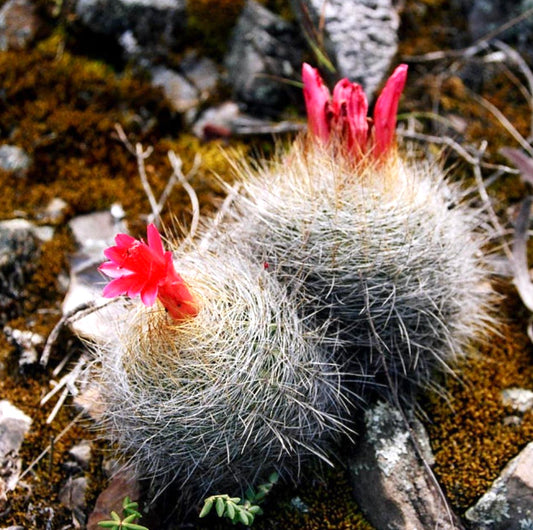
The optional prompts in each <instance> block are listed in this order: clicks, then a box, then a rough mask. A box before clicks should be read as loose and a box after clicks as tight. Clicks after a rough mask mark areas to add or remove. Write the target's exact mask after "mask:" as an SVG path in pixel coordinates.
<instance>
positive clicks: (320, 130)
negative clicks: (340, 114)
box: [302, 63, 330, 142]
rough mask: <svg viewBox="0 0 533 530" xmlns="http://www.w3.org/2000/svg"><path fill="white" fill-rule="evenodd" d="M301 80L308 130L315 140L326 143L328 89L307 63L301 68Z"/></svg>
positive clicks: (316, 71) (327, 132) (315, 70)
mask: <svg viewBox="0 0 533 530" xmlns="http://www.w3.org/2000/svg"><path fill="white" fill-rule="evenodd" d="M302 79H303V82H304V98H305V106H306V107H307V121H308V123H309V129H310V131H311V133H312V134H314V135H315V136H316V137H317V138H320V140H322V141H323V142H327V141H328V138H329V123H328V118H327V111H328V109H327V105H328V103H329V99H330V97H329V90H328V87H327V86H326V85H324V81H322V78H321V77H320V74H319V73H318V70H317V69H316V68H313V67H311V66H310V65H308V64H307V63H304V64H303V66H302Z"/></svg>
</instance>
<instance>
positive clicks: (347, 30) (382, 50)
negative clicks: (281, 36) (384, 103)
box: [291, 0, 400, 93]
mask: <svg viewBox="0 0 533 530" xmlns="http://www.w3.org/2000/svg"><path fill="white" fill-rule="evenodd" d="M291 3H292V6H293V11H294V12H295V13H296V15H297V16H298V18H299V20H300V22H301V24H302V27H303V29H304V31H306V32H307V33H309V19H311V22H312V24H313V25H314V27H315V28H316V31H317V34H318V28H319V26H320V27H321V26H322V25H323V27H324V45H325V48H326V52H327V55H328V57H329V58H330V59H331V60H332V61H333V63H334V64H335V66H336V68H337V72H338V74H339V76H340V77H348V78H349V79H350V80H351V81H356V82H358V83H360V84H361V85H363V87H364V88H365V90H366V91H367V92H369V93H372V92H373V91H374V90H376V88H377V87H378V85H379V84H380V83H381V82H382V80H383V78H384V76H385V74H386V73H387V71H388V70H389V68H390V66H391V61H392V59H393V57H394V55H395V54H396V52H397V46H398V36H397V31H398V27H399V23H400V20H399V16H398V12H397V9H396V7H394V2H393V1H391V0H353V1H351V2H345V1H344V0H328V2H324V1H323V0H303V1H302V0H291ZM311 38H313V37H311ZM315 38H316V37H315Z"/></svg>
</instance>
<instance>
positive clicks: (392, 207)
mask: <svg viewBox="0 0 533 530" xmlns="http://www.w3.org/2000/svg"><path fill="white" fill-rule="evenodd" d="M303 73H304V84H305V86H306V92H305V97H306V103H307V105H308V113H309V116H310V122H309V125H310V135H309V136H308V137H306V138H303V139H300V140H297V141H296V142H295V145H294V146H293V147H292V149H291V150H290V151H289V152H288V153H287V154H284V155H281V156H280V158H279V159H278V160H277V161H274V162H272V163H270V164H269V165H265V166H264V168H263V169H261V168H260V169H251V168H250V167H247V166H246V165H243V166H241V171H240V173H241V177H242V178H241V181H242V186H241V191H240V192H239V193H238V194H237V195H236V196H235V197H234V198H233V201H232V202H230V203H227V204H226V209H224V210H223V211H224V216H223V220H222V221H221V220H220V219H222V216H219V217H220V218H217V219H215V220H214V221H212V222H211V223H209V222H208V223H206V226H205V227H204V239H203V240H202V241H201V242H200V243H196V242H192V243H191V242H188V243H187V246H183V247H181V248H180V252H179V253H176V256H175V260H174V261H173V260H172V259H171V257H170V254H169V253H167V252H164V250H163V248H162V245H161V241H160V239H159V238H158V236H157V235H156V234H155V232H154V228H150V229H149V230H150V231H151V233H150V232H149V241H148V245H145V244H144V243H143V244H141V243H139V242H135V240H133V239H132V238H129V237H128V236H120V237H119V239H117V246H116V247H113V249H114V250H111V249H109V250H108V252H107V254H106V255H107V257H108V258H109V259H110V260H111V263H108V264H105V265H104V266H103V267H102V270H103V271H104V272H105V273H106V274H108V275H110V276H112V277H113V278H114V280H113V282H112V284H110V286H109V287H108V288H107V290H106V293H107V294H110V295H111V294H118V293H126V294H128V295H129V296H133V297H136V296H137V294H140V295H141V300H142V301H143V303H145V304H147V305H149V306H151V308H138V307H137V306H136V305H135V304H133V305H132V307H131V309H130V310H129V312H127V314H126V317H125V318H124V319H123V321H122V322H121V327H120V333H119V334H118V340H117V341H116V342H115V343H113V344H107V345H105V346H103V347H100V348H97V353H96V359H97V361H98V362H97V363H95V367H96V369H97V370H98V373H99V376H98V378H99V382H100V388H101V395H102V399H103V411H104V412H103V424H104V427H105V428H106V430H107V432H108V433H109V435H110V437H111V438H112V439H113V440H115V442H116V443H117V444H118V446H119V447H120V448H121V449H122V450H123V452H124V453H125V454H127V455H129V458H130V460H129V462H130V465H131V466H133V467H135V468H136V469H137V470H138V471H139V473H140V475H141V476H145V477H151V478H152V479H154V481H156V482H158V483H159V484H162V485H164V484H170V483H177V484H179V485H180V486H181V487H182V497H183V498H184V499H185V500H189V501H191V500H192V501H198V500H200V499H201V498H203V497H205V496H206V495H210V494H212V493H213V489H215V488H216V489H218V488H224V489H226V490H232V489H235V488H237V487H239V486H241V487H244V486H246V485H247V484H253V483H254V482H255V481H256V480H257V479H261V478H264V477H265V476H266V475H267V474H269V473H270V472H271V471H272V470H277V471H279V472H280V474H281V475H282V476H284V477H291V476H296V475H297V473H298V470H299V466H300V462H301V461H303V460H305V459H307V458H308V457H309V456H311V455H317V456H319V457H321V458H322V459H324V460H327V455H328V448H329V444H330V443H331V442H333V441H335V440H336V439H338V437H339V436H340V435H342V434H346V433H349V432H350V429H351V419H352V418H351V417H350V414H351V412H352V411H353V408H354V407H353V405H354V404H357V403H358V398H361V397H364V396H365V393H366V386H373V387H374V388H380V389H383V390H384V391H385V392H386V393H387V394H388V396H389V397H391V396H392V397H393V398H394V399H396V398H397V397H400V398H401V397H402V396H401V394H402V392H405V394H403V395H405V396H406V399H408V398H409V394H410V392H409V391H408V390H410V389H412V388H414V389H416V388H418V387H420V386H428V385H431V382H432V373H433V372H434V369H435V368H444V369H446V368H447V367H448V366H449V364H450V362H451V360H452V359H453V358H454V357H455V356H456V355H457V354H458V353H460V352H461V351H462V348H463V346H464V344H465V343H466V342H467V341H469V340H470V339H471V338H472V337H473V336H475V335H476V334H477V333H478V331H480V330H482V329H483V327H484V326H485V325H486V323H488V322H490V318H489V316H488V309H487V308H488V305H489V302H490V300H491V296H492V293H491V289H490V287H488V284H489V282H488V274H489V267H488V265H487V260H486V259H485V258H484V257H483V256H484V254H483V249H484V245H485V243H486V241H487V237H488V236H489V235H490V234H489V233H488V232H487V231H484V230H483V224H484V215H483V212H482V211H480V210H479V209H476V208H471V207H470V205H469V204H467V203H466V202H465V201H464V200H463V194H462V192H461V191H460V189H459V188H458V187H455V186H453V185H450V184H447V183H445V181H444V177H443V175H442V173H441V171H439V169H438V168H435V167H434V166H432V165H431V164H429V163H426V162H420V161H415V162H410V161H409V160H408V159H404V158H403V157H402V156H401V155H400V154H399V152H398V150H397V149H396V144H395V138H394V128H395V125H396V111H397V107H398V102H399V98H400V93H401V91H402V88H403V85H404V83H405V79H406V74H407V67H406V66H405V65H401V66H400V67H398V68H397V69H396V70H395V71H394V73H393V75H392V76H391V78H390V79H389V80H388V81H387V83H386V85H385V88H384V90H383V92H382V93H381V95H380V96H379V98H378V101H377V103H376V105H375V110H374V114H373V117H374V121H373V122H371V121H369V120H367V116H366V113H367V108H368V105H367V101H366V96H365V95H364V93H363V91H362V89H361V88H360V87H358V86H357V85H355V84H353V83H350V82H349V81H347V80H342V81H341V82H339V84H338V85H337V87H335V90H334V91H333V94H332V95H331V96H330V93H329V91H328V90H327V89H326V88H325V86H324V85H323V83H322V81H321V79H320V76H319V75H318V73H317V72H316V70H314V69H312V68H311V67H308V66H307V67H306V66H304V72H303ZM200 235H201V234H200ZM177 271H179V272H180V273H179V274H178V272H177ZM181 274H183V276H181ZM156 299H157V300H158V301H159V303H160V304H161V305H157V306H156V305H152V304H154V303H155V301H156ZM165 310H166V311H165ZM348 389H349V390H348ZM361 402H363V401H361Z"/></svg>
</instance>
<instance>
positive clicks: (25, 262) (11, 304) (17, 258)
mask: <svg viewBox="0 0 533 530" xmlns="http://www.w3.org/2000/svg"><path fill="white" fill-rule="evenodd" d="M37 233H38V232H37V231H36V229H35V227H34V226H33V225H32V224H31V223H30V222H28V221H25V220H23V219H11V220H9V221H2V222H0V324H4V323H5V322H6V321H7V320H9V319H11V318H14V317H15V316H16V315H18V314H19V312H20V309H21V304H22V302H23V299H24V286H25V283H26V282H27V281H28V280H29V278H30V276H31V274H32V273H33V271H34V270H35V262H36V261H37V259H38V257H39V253H40V250H39V249H40V244H39V240H38V238H37V237H36V235H37Z"/></svg>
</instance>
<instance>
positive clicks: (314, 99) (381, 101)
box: [302, 63, 407, 160]
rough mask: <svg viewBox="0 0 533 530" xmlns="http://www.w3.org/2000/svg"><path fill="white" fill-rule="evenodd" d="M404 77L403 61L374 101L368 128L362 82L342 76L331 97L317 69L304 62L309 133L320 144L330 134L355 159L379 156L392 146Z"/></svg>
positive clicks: (405, 72)
mask: <svg viewBox="0 0 533 530" xmlns="http://www.w3.org/2000/svg"><path fill="white" fill-rule="evenodd" d="M406 78H407V65H405V64H402V65H400V66H398V67H397V68H396V70H394V72H393V74H392V75H391V77H390V78H389V79H388V81H387V83H386V85H385V88H384V89H383V91H382V92H381V94H380V96H379V97H378V99H377V101H376V107H375V109H374V129H373V131H371V130H370V126H369V120H368V118H367V113H368V102H367V99H366V96H365V93H364V91H363V89H362V87H361V85H358V84H357V83H352V82H350V81H349V80H348V79H341V80H340V81H339V82H338V83H337V84H336V85H335V88H334V89H333V97H331V96H330V93H329V90H328V88H327V87H326V86H325V85H324V82H323V81H322V78H321V77H320V74H319V73H318V70H316V68H312V67H311V66H309V65H308V64H307V63H304V64H303V66H302V80H303V83H304V98H305V105H306V109H307V117H308V124H309V130H310V132H311V134H312V135H313V136H315V137H316V138H318V139H319V140H320V141H321V142H322V143H328V142H329V141H330V139H331V138H332V136H335V137H336V138H340V139H341V141H342V142H344V144H345V146H346V148H347V149H348V151H349V152H350V153H352V155H353V156H354V158H355V159H356V160H359V159H360V158H361V156H362V155H363V154H366V153H368V152H372V154H373V156H374V157H375V158H379V157H381V156H382V155H384V154H385V153H386V152H387V151H388V150H389V149H390V147H391V146H392V145H393V140H394V131H395V129H396V113H397V111H398V102H399V100H400V96H401V94H402V90H403V87H404V85H405V80H406ZM371 132H373V134H372V135H371Z"/></svg>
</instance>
